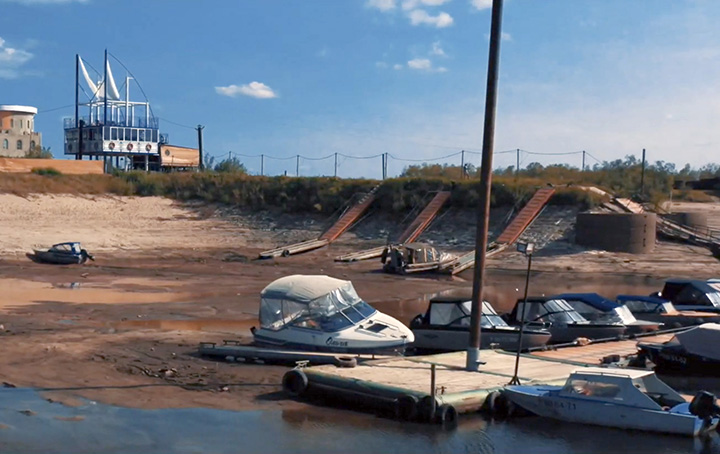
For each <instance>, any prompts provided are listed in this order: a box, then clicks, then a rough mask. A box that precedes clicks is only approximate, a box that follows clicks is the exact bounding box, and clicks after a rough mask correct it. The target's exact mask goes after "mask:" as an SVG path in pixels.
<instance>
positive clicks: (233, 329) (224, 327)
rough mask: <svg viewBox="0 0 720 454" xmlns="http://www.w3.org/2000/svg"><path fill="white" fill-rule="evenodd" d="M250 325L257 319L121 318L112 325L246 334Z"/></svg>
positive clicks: (255, 323)
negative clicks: (121, 319)
mask: <svg viewBox="0 0 720 454" xmlns="http://www.w3.org/2000/svg"><path fill="white" fill-rule="evenodd" d="M252 326H258V321H257V319H247V320H224V319H194V320H123V321H121V322H118V323H115V324H114V325H113V327H114V328H115V329H118V330H134V329H135V330H137V329H156V330H163V331H203V332H211V333H212V332H214V333H233V334H238V333H243V334H247V332H249V330H250V327H252Z"/></svg>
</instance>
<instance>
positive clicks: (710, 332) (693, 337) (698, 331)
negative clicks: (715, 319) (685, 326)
mask: <svg viewBox="0 0 720 454" xmlns="http://www.w3.org/2000/svg"><path fill="white" fill-rule="evenodd" d="M668 343H669V344H680V345H682V346H683V348H684V349H685V351H687V352H688V353H690V354H692V355H698V356H704V357H706V358H710V359H713V360H715V361H720V350H718V348H717V346H718V344H719V343H720V324H717V323H703V324H702V325H699V326H696V327H694V328H691V329H689V330H687V331H683V332H681V333H677V334H676V335H675V337H673V338H672V339H671V340H670V341H669V342H668Z"/></svg>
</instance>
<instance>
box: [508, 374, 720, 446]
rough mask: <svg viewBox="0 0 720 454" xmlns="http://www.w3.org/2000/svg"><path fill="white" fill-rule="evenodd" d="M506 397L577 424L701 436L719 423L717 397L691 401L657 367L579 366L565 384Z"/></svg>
mask: <svg viewBox="0 0 720 454" xmlns="http://www.w3.org/2000/svg"><path fill="white" fill-rule="evenodd" d="M503 394H504V395H505V397H506V398H507V399H508V400H509V401H511V402H512V403H513V404H515V405H518V406H519V407H522V408H523V409H525V410H527V411H529V412H531V413H534V414H536V415H538V416H544V417H548V418H553V419H559V420H563V421H569V422H574V423H583V424H594V425H599V426H608V427H617V428H621V429H636V430H646V431H653V432H663V433H670V434H677V435H687V436H697V435H701V434H704V433H708V432H709V431H711V430H714V429H715V428H716V427H717V424H718V417H717V415H718V411H720V408H718V407H717V405H715V396H713V395H712V394H710V393H707V392H700V393H698V395H697V396H695V398H694V399H693V401H692V402H691V403H687V402H686V401H685V399H684V398H683V397H682V396H681V395H680V394H678V393H677V392H676V391H675V390H673V389H672V388H671V387H669V386H668V385H666V384H665V383H663V382H662V381H661V380H660V379H659V378H657V376H655V374H654V373H653V372H652V371H646V370H633V369H605V368H599V367H588V368H585V369H578V370H576V371H575V372H573V373H572V374H571V375H570V376H569V377H568V379H567V382H566V383H565V385H564V386H506V387H505V388H504V389H503Z"/></svg>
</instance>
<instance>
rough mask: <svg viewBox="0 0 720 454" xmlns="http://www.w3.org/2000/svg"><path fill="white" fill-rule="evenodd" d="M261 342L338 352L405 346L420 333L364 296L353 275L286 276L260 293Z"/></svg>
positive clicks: (256, 331) (257, 335) (256, 336)
mask: <svg viewBox="0 0 720 454" xmlns="http://www.w3.org/2000/svg"><path fill="white" fill-rule="evenodd" d="M251 331H252V333H253V337H254V339H255V343H256V344H257V345H259V346H270V347H284V348H295V349H301V350H313V351H323V352H337V353H380V352H391V351H394V352H402V351H403V350H404V349H405V348H406V347H407V346H408V345H409V344H410V343H412V342H413V340H414V336H413V333H412V331H410V329H409V328H408V327H406V326H405V325H403V324H402V323H401V322H399V321H398V320H396V319H395V318H393V317H390V316H389V315H386V314H383V313H382V312H380V311H378V310H376V309H375V308H373V307H372V306H370V305H369V304H367V303H366V302H365V301H363V300H362V299H361V298H360V297H359V296H358V294H357V292H356V291H355V288H354V287H353V285H352V283H351V282H350V281H344V280H341V279H335V278H333V277H330V276H322V275H320V276H306V275H299V274H298V275H292V276H285V277H282V278H280V279H277V280H275V281H274V282H272V283H270V284H269V285H268V286H267V287H265V289H264V290H263V291H262V292H261V293H260V328H255V327H253V328H252V329H251Z"/></svg>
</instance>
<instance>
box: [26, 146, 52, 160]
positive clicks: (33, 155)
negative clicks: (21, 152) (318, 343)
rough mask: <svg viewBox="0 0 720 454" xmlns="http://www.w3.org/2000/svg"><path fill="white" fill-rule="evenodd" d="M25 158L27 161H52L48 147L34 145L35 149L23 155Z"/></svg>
mask: <svg viewBox="0 0 720 454" xmlns="http://www.w3.org/2000/svg"><path fill="white" fill-rule="evenodd" d="M25 157H26V158H28V159H53V154H52V151H50V147H47V148H45V147H41V146H40V145H35V148H33V149H32V150H30V151H28V152H27V153H25Z"/></svg>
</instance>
